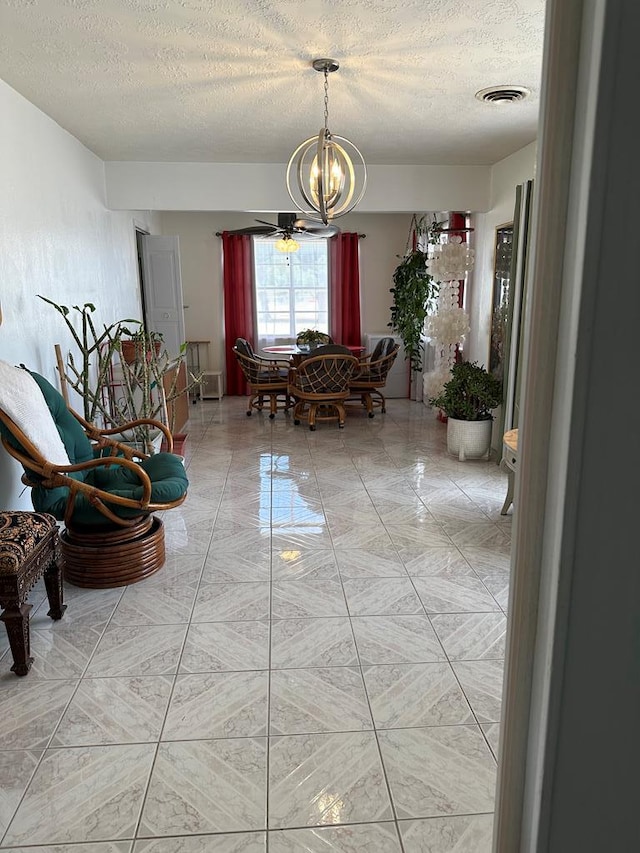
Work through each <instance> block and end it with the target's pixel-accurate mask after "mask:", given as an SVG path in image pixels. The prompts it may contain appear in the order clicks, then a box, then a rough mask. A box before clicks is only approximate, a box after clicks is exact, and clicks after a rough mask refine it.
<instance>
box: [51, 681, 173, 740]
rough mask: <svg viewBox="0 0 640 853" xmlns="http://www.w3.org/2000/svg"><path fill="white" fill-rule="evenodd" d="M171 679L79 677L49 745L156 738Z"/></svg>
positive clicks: (161, 721)
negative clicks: (78, 683) (75, 688)
mask: <svg viewBox="0 0 640 853" xmlns="http://www.w3.org/2000/svg"><path fill="white" fill-rule="evenodd" d="M172 683H173V679H172V678H171V677H170V676H166V675H149V676H135V677H131V678H122V677H120V678H85V679H83V680H82V682H81V683H80V686H79V687H78V690H77V691H76V693H75V695H74V697H73V699H72V700H71V702H70V704H69V707H68V708H67V710H66V711H65V713H64V716H63V718H62V720H61V721H60V725H59V726H58V728H57V730H56V733H55V736H54V738H53V740H52V742H51V746H90V745H92V744H109V743H142V742H148V741H157V740H158V738H159V737H160V730H161V728H162V723H163V720H164V715H165V711H166V709H167V704H168V702H169V695H170V693H171V687H172Z"/></svg>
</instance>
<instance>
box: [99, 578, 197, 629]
mask: <svg viewBox="0 0 640 853" xmlns="http://www.w3.org/2000/svg"><path fill="white" fill-rule="evenodd" d="M199 580H200V569H198V568H196V569H186V570H183V571H182V573H181V575H180V576H179V577H175V576H173V573H170V574H169V575H168V576H166V577H165V576H164V575H163V573H162V570H161V571H160V572H159V573H158V574H157V575H153V576H152V577H151V578H148V579H147V580H144V581H141V582H140V583H137V584H133V585H132V586H129V587H127V588H126V590H125V592H124V594H123V596H122V598H121V599H120V602H119V604H118V606H117V607H116V609H115V610H114V612H113V616H112V618H111V623H110V625H172V624H178V625H180V624H184V623H186V622H188V621H189V618H190V616H191V609H192V607H193V601H194V599H195V597H196V591H197V589H198V581H199Z"/></svg>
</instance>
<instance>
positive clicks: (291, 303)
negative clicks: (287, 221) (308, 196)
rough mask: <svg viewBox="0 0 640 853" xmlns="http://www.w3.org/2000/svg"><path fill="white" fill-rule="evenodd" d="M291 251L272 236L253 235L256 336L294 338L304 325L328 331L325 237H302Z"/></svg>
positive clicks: (263, 337) (261, 337)
mask: <svg viewBox="0 0 640 853" xmlns="http://www.w3.org/2000/svg"><path fill="white" fill-rule="evenodd" d="M296 239H297V240H298V242H299V243H300V248H299V249H298V251H297V252H293V253H292V254H291V255H287V254H284V253H283V252H279V251H278V250H277V249H276V248H275V244H276V240H275V239H265V238H264V237H254V240H253V257H254V265H255V287H256V320H257V332H258V334H257V337H258V340H259V341H261V342H265V341H268V340H269V341H273V340H274V339H276V338H283V339H285V340H294V339H295V337H296V335H297V334H298V332H301V331H302V330H303V329H318V330H319V331H321V332H328V331H329V284H328V281H329V274H328V268H329V264H328V243H327V240H302V239H300V238H299V237H298V236H297V235H296Z"/></svg>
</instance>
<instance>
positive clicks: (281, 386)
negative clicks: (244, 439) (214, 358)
mask: <svg viewBox="0 0 640 853" xmlns="http://www.w3.org/2000/svg"><path fill="white" fill-rule="evenodd" d="M233 352H234V353H235V356H236V358H237V359H238V364H239V365H240V369H241V370H242V373H243V375H244V378H245V379H246V380H247V384H248V385H249V388H250V394H251V396H250V398H249V403H248V408H247V417H249V416H250V415H251V413H252V411H253V410H254V409H255V410H256V411H258V412H261V411H262V410H263V408H264V405H265V400H266V399H268V400H269V417H270V418H271V420H273V419H274V418H275V416H276V412H277V411H278V402H279V401H281V399H282V398H284V400H283V402H284V410H285V411H287V410H288V409H289V408H291V402H290V399H289V394H288V390H287V386H288V377H289V363H288V362H286V361H277V360H275V359H270V358H260V356H258V355H256V354H255V353H254V351H253V348H252V346H251V344H250V343H249V341H247V340H246V339H245V338H237V340H236V343H235V346H234V347H233Z"/></svg>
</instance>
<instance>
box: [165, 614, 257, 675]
mask: <svg viewBox="0 0 640 853" xmlns="http://www.w3.org/2000/svg"><path fill="white" fill-rule="evenodd" d="M268 666H269V625H268V623H267V622H203V623H202V624H199V625H191V627H190V628H189V631H188V633H187V640H186V643H185V647H184V652H183V654H182V660H181V662H180V672H181V673H193V672H224V671H229V672H238V671H241V670H249V669H267V668H268Z"/></svg>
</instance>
